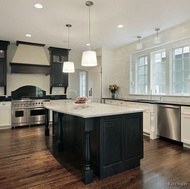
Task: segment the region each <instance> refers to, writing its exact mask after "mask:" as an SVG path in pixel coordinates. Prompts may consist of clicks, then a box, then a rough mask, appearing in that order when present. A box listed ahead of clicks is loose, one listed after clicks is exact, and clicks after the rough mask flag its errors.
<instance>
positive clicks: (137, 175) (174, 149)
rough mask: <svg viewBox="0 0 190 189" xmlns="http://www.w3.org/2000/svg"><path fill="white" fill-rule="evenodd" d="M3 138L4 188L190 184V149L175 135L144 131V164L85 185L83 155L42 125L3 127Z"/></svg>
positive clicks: (0, 169) (147, 188) (161, 188)
mask: <svg viewBox="0 0 190 189" xmlns="http://www.w3.org/2000/svg"><path fill="white" fill-rule="evenodd" d="M50 129H51V127H50ZM0 140H1V142H0V189H29V188H30V189H67V188H68V189H126V188H127V189H130V188H131V189H169V188H171V189H173V188H183V189H190V150H189V149H187V148H183V146H182V145H180V144H176V143H172V142H171V141H166V140H160V139H158V140H150V139H149V138H148V137H144V159H142V160H141V166H140V167H139V168H135V169H132V170H130V171H126V172H124V173H120V174H118V175H115V176H112V177H109V178H106V179H104V180H99V179H98V178H97V177H96V176H95V177H94V182H93V183H92V184H89V185H84V184H83V182H82V179H81V177H82V172H81V169H82V166H83V165H82V164H81V161H80V160H79V159H78V158H77V157H76V156H75V155H74V154H73V153H72V152H69V151H65V152H58V151H57V142H56V140H55V138H54V137H52V136H50V137H45V136H44V127H43V126H34V127H21V128H16V129H13V130H0Z"/></svg>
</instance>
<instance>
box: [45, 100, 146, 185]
mask: <svg viewBox="0 0 190 189" xmlns="http://www.w3.org/2000/svg"><path fill="white" fill-rule="evenodd" d="M44 106H45V108H46V124H45V135H46V136H49V128H48V123H49V121H48V117H49V116H48V115H49V113H48V112H49V110H52V111H53V132H56V133H57V135H58V149H59V150H64V148H67V147H68V146H69V147H70V148H71V149H73V150H75V152H76V154H77V155H78V156H79V157H82V158H83V160H84V167H83V173H84V174H83V179H84V183H85V184H89V183H91V182H93V174H95V175H97V176H98V177H99V178H100V179H104V178H106V177H109V176H112V175H115V174H118V173H120V172H123V171H126V170H129V169H132V168H135V167H139V166H140V159H142V158H143V110H142V109H134V108H127V107H120V106H114V105H106V104H100V103H90V104H86V105H81V106H80V105H75V104H73V103H72V102H70V101H56V102H46V103H44Z"/></svg>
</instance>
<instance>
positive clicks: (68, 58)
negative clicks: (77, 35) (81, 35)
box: [68, 27, 70, 61]
mask: <svg viewBox="0 0 190 189" xmlns="http://www.w3.org/2000/svg"><path fill="white" fill-rule="evenodd" d="M69 34H70V27H68V61H69V60H70V56H69Z"/></svg>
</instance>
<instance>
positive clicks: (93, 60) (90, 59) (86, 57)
mask: <svg viewBox="0 0 190 189" xmlns="http://www.w3.org/2000/svg"><path fill="white" fill-rule="evenodd" d="M85 4H86V6H88V7H89V36H88V37H89V39H88V40H89V43H88V48H89V49H88V51H84V52H83V54H82V62H81V65H82V66H97V57H96V52H95V51H91V50H90V46H91V39H90V7H91V6H92V5H93V2H92V1H86V3H85Z"/></svg>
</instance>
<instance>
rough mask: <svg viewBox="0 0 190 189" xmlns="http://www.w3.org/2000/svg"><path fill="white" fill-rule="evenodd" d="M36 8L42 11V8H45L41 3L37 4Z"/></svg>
mask: <svg viewBox="0 0 190 189" xmlns="http://www.w3.org/2000/svg"><path fill="white" fill-rule="evenodd" d="M34 6H35V7H36V8H37V9H42V8H43V5H42V4H40V3H36V4H35V5H34Z"/></svg>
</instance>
